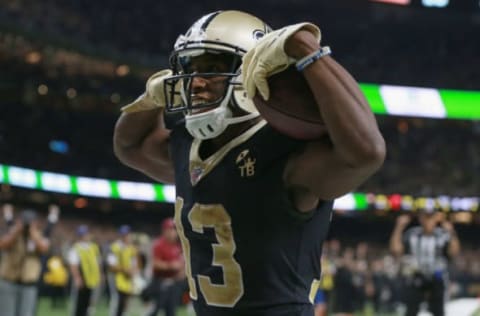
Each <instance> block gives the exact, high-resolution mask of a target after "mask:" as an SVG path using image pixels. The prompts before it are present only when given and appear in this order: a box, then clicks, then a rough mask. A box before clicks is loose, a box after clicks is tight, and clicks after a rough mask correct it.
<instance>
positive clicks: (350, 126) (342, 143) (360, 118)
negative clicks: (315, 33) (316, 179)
mask: <svg viewBox="0 0 480 316" xmlns="http://www.w3.org/2000/svg"><path fill="white" fill-rule="evenodd" d="M303 74H304V76H305V78H306V79H307V81H308V83H309V85H310V88H311V89H312V92H313V94H314V96H315V99H316V101H317V104H318V105H319V110H320V113H321V114H322V117H323V119H324V121H325V124H326V126H327V129H328V133H329V136H330V138H331V140H332V143H333V146H334V150H335V151H336V152H337V153H338V155H339V157H341V158H342V159H343V160H344V161H345V162H346V163H348V164H350V165H352V166H353V167H356V166H358V165H363V164H365V163H368V164H374V165H377V166H380V165H381V164H382V163H383V160H384V158H385V141H384V139H383V137H382V135H381V134H380V131H379V129H378V126H377V122H376V120H375V117H374V115H373V113H372V111H371V109H370V107H369V105H368V103H367V101H366V99H365V97H364V95H363V94H362V92H361V90H360V88H359V86H358V84H357V82H356V81H355V79H353V77H352V76H351V75H350V74H349V73H348V72H347V71H346V70H345V69H344V68H343V67H342V66H341V65H340V64H338V63H337V62H336V61H335V60H334V59H333V58H331V57H329V56H325V57H323V58H321V59H320V60H318V61H317V62H315V63H313V64H312V65H310V66H309V67H307V68H306V69H305V70H304V71H303Z"/></svg>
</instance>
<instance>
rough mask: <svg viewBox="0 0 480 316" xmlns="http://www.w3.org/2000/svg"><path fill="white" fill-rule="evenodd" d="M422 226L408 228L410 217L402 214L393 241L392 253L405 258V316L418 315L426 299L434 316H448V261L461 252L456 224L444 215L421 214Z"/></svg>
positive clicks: (391, 239) (391, 241) (434, 213)
mask: <svg viewBox="0 0 480 316" xmlns="http://www.w3.org/2000/svg"><path fill="white" fill-rule="evenodd" d="M418 220H419V223H420V225H418V226H413V227H410V228H408V229H406V228H407V226H408V225H409V224H410V222H411V217H410V216H409V215H400V216H399V217H398V218H397V220H396V224H395V228H394V230H393V233H392V236H391V238H390V250H391V251H392V252H393V254H394V255H396V256H398V257H403V258H402V259H403V263H404V265H405V266H404V267H403V268H404V269H403V271H408V272H407V273H404V274H405V275H404V276H405V278H406V280H405V281H406V282H405V287H404V298H405V303H406V306H407V312H406V316H416V315H417V314H418V311H419V307H420V304H421V303H422V302H423V301H424V300H426V301H427V302H428V308H429V310H430V312H431V313H432V314H433V315H434V316H444V315H445V308H444V305H445V297H446V290H447V282H448V262H449V259H450V258H452V257H453V256H455V255H457V254H458V253H459V251H460V242H459V240H458V237H457V234H456V232H455V229H454V227H453V225H452V224H451V223H450V222H448V221H447V220H443V218H442V214H440V213H437V212H434V211H431V212H427V211H422V212H420V213H419V216H418Z"/></svg>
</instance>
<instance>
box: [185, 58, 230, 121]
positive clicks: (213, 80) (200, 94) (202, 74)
mask: <svg viewBox="0 0 480 316" xmlns="http://www.w3.org/2000/svg"><path fill="white" fill-rule="evenodd" d="M182 69H183V72H184V73H187V74H193V75H195V76H193V77H192V78H191V83H190V84H191V90H190V91H191V98H192V105H194V106H195V105H202V104H204V103H208V102H215V101H217V100H219V99H221V98H222V97H223V96H224V94H225V92H226V89H227V84H228V79H229V77H227V76H222V75H218V74H222V73H228V72H230V71H231V70H232V59H231V57H229V56H226V55H225V54H210V53H205V54H202V55H200V56H195V57H189V58H188V59H183V60H182ZM197 74H198V75H197ZM209 109H210V108H198V109H195V110H194V112H193V113H200V112H203V111H208V110H209Z"/></svg>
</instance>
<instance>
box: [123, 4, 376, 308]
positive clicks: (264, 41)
mask: <svg viewBox="0 0 480 316" xmlns="http://www.w3.org/2000/svg"><path fill="white" fill-rule="evenodd" d="M320 37H321V36H320V30H319V28H318V27H317V26H315V25H313V24H311V23H299V24H295V25H289V26H286V27H283V28H281V29H278V30H276V31H273V30H272V29H271V28H270V27H269V26H268V25H267V24H265V23H264V22H263V21H261V20H260V19H258V18H256V17H254V16H252V15H250V14H247V13H244V12H239V11H219V12H214V13H210V14H207V15H205V16H203V17H201V18H200V19H199V20H198V21H196V22H195V23H194V24H193V25H192V26H191V27H190V28H189V29H188V30H187V32H185V33H184V34H182V35H180V36H179V37H178V40H177V41H176V43H175V45H174V50H173V53H172V55H171V59H170V61H171V63H170V67H169V69H165V70H162V71H160V72H158V73H156V74H154V75H153V76H152V77H150V78H149V80H148V81H147V84H146V91H145V93H144V94H142V95H141V96H140V97H139V98H138V99H137V100H135V101H134V102H133V103H131V104H129V105H127V106H125V107H123V108H122V115H121V116H120V118H119V119H118V122H117V124H116V127H115V135H114V148H115V153H116V155H117V157H118V158H119V159H120V160H121V161H122V162H123V163H124V164H126V165H128V166H130V167H132V168H135V169H137V170H140V171H141V172H143V173H145V174H146V175H148V176H150V177H152V178H153V179H155V180H158V181H161V182H163V183H175V185H176V195H177V199H176V205H175V222H176V226H177V231H178V233H179V236H180V239H181V241H182V247H183V251H184V255H185V260H186V267H185V268H186V269H185V270H186V275H187V281H188V284H189V287H190V296H191V298H192V300H193V302H194V307H195V311H196V313H197V315H199V316H206V315H208V316H217V315H249V316H254V315H259V316H260V315H262V316H269V315H288V316H294V315H313V305H312V302H313V299H314V295H315V293H316V290H317V288H318V283H319V282H318V280H319V277H320V263H319V260H318V258H320V254H321V247H322V242H323V240H324V238H325V236H326V234H327V230H328V227H329V223H330V218H331V213H332V204H333V199H335V198H336V197H338V196H341V195H343V194H345V193H347V192H350V191H351V190H353V189H354V188H355V187H357V186H358V185H359V184H361V183H362V182H364V181H365V180H366V179H367V178H368V177H369V176H370V175H372V174H373V173H374V172H375V171H376V170H377V169H378V168H379V167H380V166H381V165H382V163H383V160H384V156H385V144H384V140H383V138H382V135H381V134H380V132H379V130H378V127H377V123H376V121H375V118H374V115H373V114H372V112H371V110H370V107H369V105H368V104H367V101H366V99H365V98H364V96H363V95H362V93H361V92H360V90H359V87H358V84H357V83H356V81H355V80H354V79H353V78H352V77H351V76H350V75H349V73H348V72H347V71H346V70H345V69H344V68H343V67H342V66H340V65H339V64H338V63H337V62H335V61H334V59H333V58H331V57H330V56H328V55H329V53H330V50H329V49H328V48H326V47H323V46H321V45H320ZM292 64H295V66H296V67H297V69H298V71H300V72H301V73H302V74H303V75H304V76H305V78H306V80H307V82H308V84H309V86H310V87H311V89H312V92H313V94H314V96H315V100H316V101H317V103H318V108H319V111H320V112H321V114H322V117H323V119H324V121H325V125H326V127H327V129H328V136H325V137H322V138H319V139H315V140H312V141H298V140H295V139H292V138H290V137H288V136H286V135H282V134H280V133H278V132H277V131H275V130H273V129H272V128H271V127H270V125H269V124H268V123H267V122H266V121H265V120H263V119H262V117H261V116H260V115H259V113H258V111H257V110H256V108H255V106H254V104H253V102H252V97H253V95H254V94H255V93H256V92H257V91H258V92H259V93H260V94H261V95H262V96H263V98H264V99H268V97H269V88H268V84H267V78H268V76H269V75H272V74H274V73H278V72H280V71H282V70H284V69H285V68H287V67H288V66H290V65H292ZM290 101H291V102H293V103H294V102H295V99H292V100H290ZM175 113H180V116H181V119H178V120H172V119H171V118H172V117H177V116H176V115H174V114H175ZM166 122H167V124H166Z"/></svg>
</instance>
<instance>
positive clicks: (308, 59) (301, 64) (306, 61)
mask: <svg viewBox="0 0 480 316" xmlns="http://www.w3.org/2000/svg"><path fill="white" fill-rule="evenodd" d="M331 53H332V50H331V49H330V47H329V46H324V47H321V48H320V49H319V50H317V51H315V52H313V53H311V54H309V55H307V56H305V57H303V58H302V59H300V60H299V61H297V62H296V63H295V67H296V68H297V70H298V71H303V70H304V69H305V68H307V66H309V65H310V64H312V63H313V62H315V61H317V60H319V59H320V58H322V57H324V56H327V55H330V54H331Z"/></svg>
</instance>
